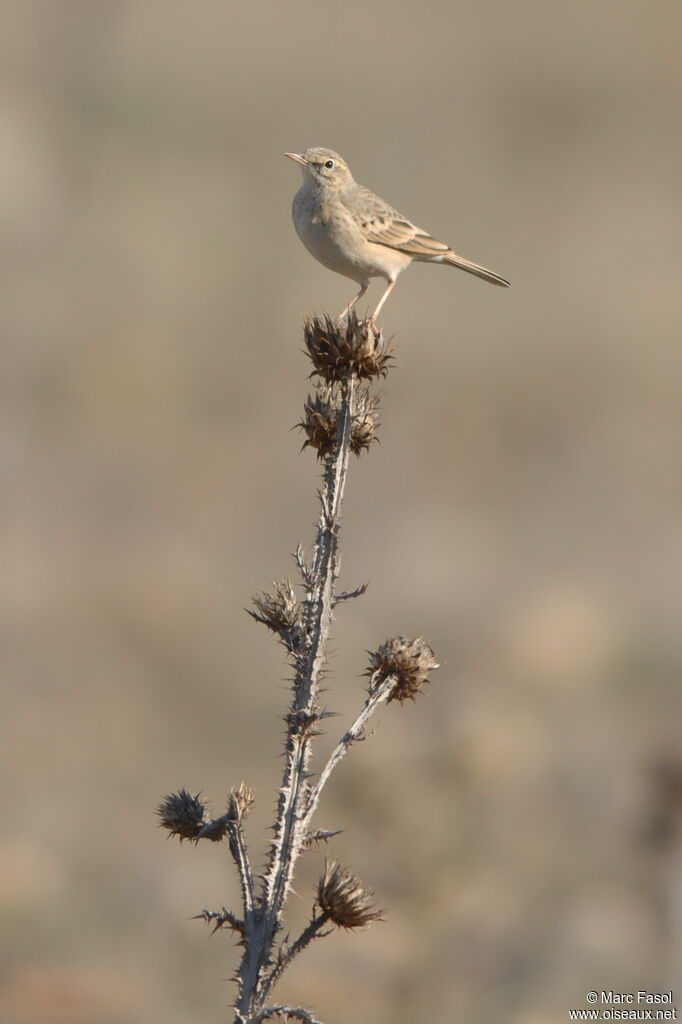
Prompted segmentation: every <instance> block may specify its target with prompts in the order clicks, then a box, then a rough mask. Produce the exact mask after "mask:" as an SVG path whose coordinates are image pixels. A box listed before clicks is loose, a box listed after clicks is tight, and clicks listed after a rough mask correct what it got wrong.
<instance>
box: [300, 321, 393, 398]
mask: <svg viewBox="0 0 682 1024" xmlns="http://www.w3.org/2000/svg"><path fill="white" fill-rule="evenodd" d="M303 336H304V339H305V345H306V351H307V353H308V356H309V357H310V360H311V362H312V364H313V367H314V370H313V372H314V373H317V374H319V375H320V377H322V378H323V379H324V380H326V381H327V383H328V384H332V383H334V382H335V381H340V380H347V379H348V378H349V377H350V376H352V375H355V376H356V377H358V378H360V379H370V378H372V377H382V376H383V377H385V376H386V373H387V372H388V363H389V361H390V359H391V352H390V350H389V348H388V346H387V345H386V344H385V343H384V340H383V335H382V333H381V331H377V330H376V329H375V327H374V326H373V324H368V323H366V322H365V321H362V320H358V318H357V316H356V314H355V313H354V312H351V313H349V314H348V318H347V320H346V321H345V322H344V323H342V324H337V323H336V322H335V321H334V320H332V318H331V317H330V316H324V317H317V316H315V317H312V318H311V319H309V320H306V321H305V322H304V324H303Z"/></svg>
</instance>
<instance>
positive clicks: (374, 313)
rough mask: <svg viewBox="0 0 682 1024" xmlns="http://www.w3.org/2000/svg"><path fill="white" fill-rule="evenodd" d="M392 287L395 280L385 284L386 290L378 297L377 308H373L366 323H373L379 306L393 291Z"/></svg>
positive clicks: (379, 308) (379, 309) (378, 311)
mask: <svg viewBox="0 0 682 1024" xmlns="http://www.w3.org/2000/svg"><path fill="white" fill-rule="evenodd" d="M394 288H395V280H393V281H389V282H388V284H387V285H386V291H385V292H384V294H383V295H382V296H381V298H380V299H379V305H378V306H377V308H376V309H375V310H374V312H373V313H372V315H371V317H370V318H369V320H368V321H367V323H368V324H374V323H375V321H376V318H377V317H378V316H379V313H380V312H381V307H382V306H383V304H384V302H385V301H386V299H387V298H388V297H389V295H390V294H391V292H392V291H393V289H394ZM358 298H359V296H358Z"/></svg>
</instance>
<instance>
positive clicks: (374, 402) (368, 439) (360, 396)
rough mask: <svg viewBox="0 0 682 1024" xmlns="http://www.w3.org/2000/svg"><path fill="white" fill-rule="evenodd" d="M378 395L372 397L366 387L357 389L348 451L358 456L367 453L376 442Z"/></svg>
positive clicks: (379, 402)
mask: <svg viewBox="0 0 682 1024" xmlns="http://www.w3.org/2000/svg"><path fill="white" fill-rule="evenodd" d="M380 404H381V399H380V398H379V395H373V394H372V393H371V392H370V390H369V388H368V387H364V388H359V389H358V392H357V394H356V396H355V414H354V416H353V422H352V424H351V432H350V450H351V451H352V452H353V454H354V455H357V456H360V455H361V454H362V452H363V451H368V450H369V446H370V445H371V444H372V442H373V441H378V440H379V438H378V436H377V431H378V429H379V406H380Z"/></svg>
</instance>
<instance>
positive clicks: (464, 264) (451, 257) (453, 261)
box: [439, 252, 511, 288]
mask: <svg viewBox="0 0 682 1024" xmlns="http://www.w3.org/2000/svg"><path fill="white" fill-rule="evenodd" d="M439 262H440V261H439ZM442 262H443V263H447V264H448V266H451V267H458V268H459V269H460V270H466V272H467V274H475V275H476V277H480V278H482V279H483V280H484V281H490V283H491V284H497V285H499V286H500V287H501V288H509V286H510V285H511V281H507V279H506V278H504V277H500V275H499V274H495V273H493V271H492V270H487V269H486V267H480V266H479V265H478V263H472V262H471V260H465V259H464V257H463V256H458V255H457V254H456V253H454V252H451V253H448V255H447V256H443V257H442Z"/></svg>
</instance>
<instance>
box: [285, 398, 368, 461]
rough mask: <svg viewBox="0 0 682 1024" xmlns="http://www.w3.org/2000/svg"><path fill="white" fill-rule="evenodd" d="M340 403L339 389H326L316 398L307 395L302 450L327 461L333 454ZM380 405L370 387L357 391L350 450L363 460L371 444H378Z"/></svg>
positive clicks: (302, 426)
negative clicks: (311, 450) (376, 442)
mask: <svg viewBox="0 0 682 1024" xmlns="http://www.w3.org/2000/svg"><path fill="white" fill-rule="evenodd" d="M340 402H341V396H340V394H339V389H338V387H337V386H334V385H332V386H328V385H323V386H322V387H319V388H318V389H317V390H316V392H315V394H314V395H312V396H311V395H308V398H307V401H306V403H305V406H304V407H303V419H302V420H301V421H300V422H299V423H297V426H298V427H300V428H301V429H302V430H303V431H304V432H305V434H306V440H305V441H304V443H303V447H304V448H308V447H310V448H314V449H315V450H316V451H317V457H318V459H324V458H326V456H327V455H331V453H332V452H333V451H334V446H335V444H336V443H337V438H338V428H339V406H340ZM379 405H380V399H379V396H378V395H372V394H371V393H370V390H369V388H368V387H364V388H360V389H358V391H357V393H356V396H355V411H354V413H353V422H352V423H351V431H350V450H351V451H352V452H353V454H354V455H357V456H360V455H361V454H362V452H363V451H366V450H367V449H368V448H369V446H370V445H371V443H372V441H376V440H378V438H377V436H376V435H377V430H378V427H379V415H378V413H379Z"/></svg>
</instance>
